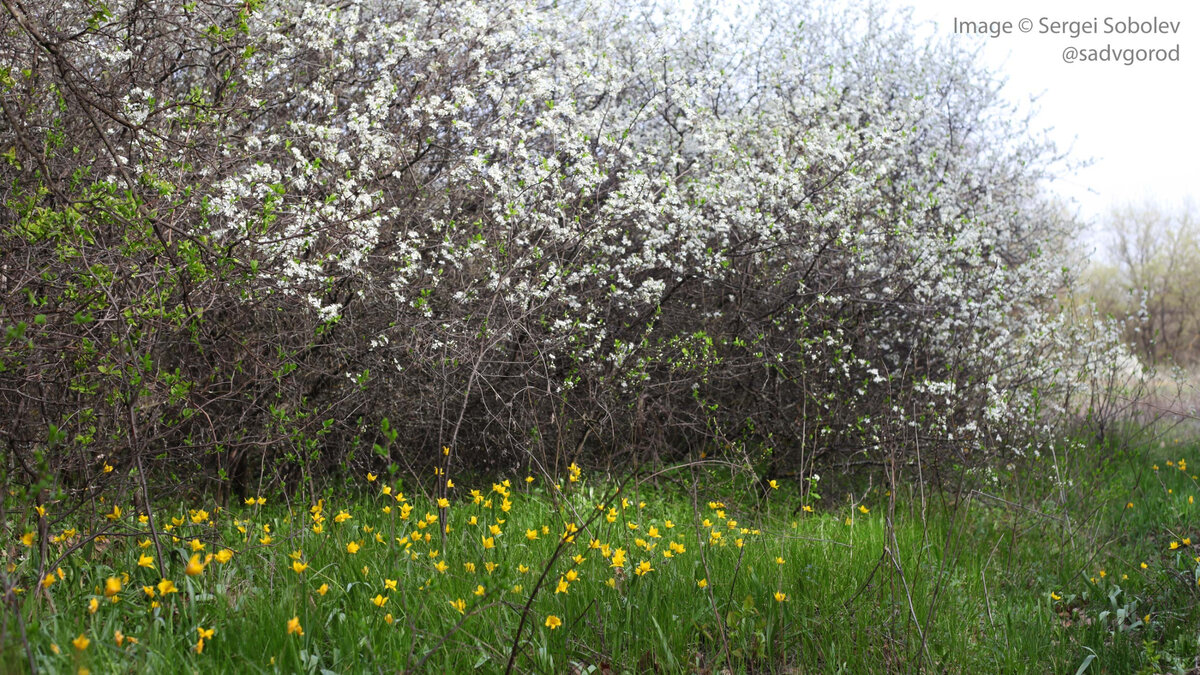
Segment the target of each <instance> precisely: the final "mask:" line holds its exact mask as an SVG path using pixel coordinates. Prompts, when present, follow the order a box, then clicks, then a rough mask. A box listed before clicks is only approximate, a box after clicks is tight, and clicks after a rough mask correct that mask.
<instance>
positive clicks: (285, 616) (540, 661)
mask: <svg viewBox="0 0 1200 675" xmlns="http://www.w3.org/2000/svg"><path fill="white" fill-rule="evenodd" d="M1196 450H1197V447H1196V446H1195V445H1188V444H1186V443H1182V442H1179V441H1177V440H1172V441H1169V442H1160V441H1157V440H1156V441H1154V442H1142V443H1140V444H1135V445H1132V446H1129V447H1126V448H1125V449H1123V450H1112V449H1109V450H1104V451H1101V450H1100V449H1099V448H1096V447H1094V446H1086V447H1084V449H1083V450H1079V449H1078V448H1077V449H1076V451H1075V453H1074V454H1073V455H1071V456H1064V457H1060V458H1059V466H1060V472H1061V471H1065V472H1068V473H1069V474H1070V477H1067V476H1065V475H1064V476H1062V478H1061V480H1057V479H1056V480H1055V481H1051V480H1050V479H1048V478H1046V477H1045V476H1046V475H1047V474H1053V473H1054V472H1053V471H1051V470H1050V468H1049V464H1048V462H1049V459H1048V458H1044V459H1042V460H1037V461H1031V462H1028V463H1027V464H1026V465H1024V466H1023V467H1012V468H1011V470H1010V471H1009V472H1008V473H1001V474H996V475H993V476H990V477H986V476H979V475H976V474H974V473H967V474H964V476H965V477H967V478H969V479H970V480H969V481H968V482H970V483H971V484H973V485H974V486H975V487H972V488H970V489H966V488H963V489H959V490H957V491H955V492H952V491H951V490H950V489H948V488H942V489H934V488H930V487H926V488H925V489H922V488H921V487H920V486H919V485H917V484H913V483H901V484H899V487H897V488H896V490H895V494H893V493H892V491H891V490H889V489H888V488H887V487H886V486H882V487H881V486H880V485H879V484H878V482H875V483H874V485H873V486H872V485H871V484H869V483H867V482H864V483H863V484H860V485H851V484H847V485H839V486H834V485H831V484H826V485H822V484H821V482H818V481H812V482H810V483H807V484H805V485H804V486H800V485H796V484H792V483H788V482H782V481H781V482H774V483H771V482H764V483H760V482H756V481H752V480H743V479H742V478H741V475H742V474H740V473H732V474H731V473H730V471H729V469H728V468H726V467H725V466H723V465H721V464H718V463H707V462H705V461H700V462H697V463H694V464H691V465H687V466H684V467H682V468H677V469H674V470H666V471H662V472H660V473H658V474H656V475H653V476H647V477H644V478H642V479H637V478H631V479H628V480H625V481H624V482H623V483H621V484H619V485H618V484H617V483H616V482H613V481H612V480H608V479H606V478H604V477H602V476H599V475H591V474H588V473H587V472H583V471H580V470H578V469H577V468H575V467H573V468H572V469H571V470H570V472H569V473H568V474H567V475H566V476H565V478H564V480H563V481H562V482H561V483H560V484H557V485H556V484H548V483H547V482H546V481H545V480H543V479H542V478H540V477H533V476H530V477H526V476H509V477H508V478H507V479H500V480H499V482H491V481H490V480H472V479H470V478H468V477H466V476H463V477H461V482H460V480H459V479H455V478H454V477H451V482H452V483H453V487H452V488H451V489H450V490H449V496H448V497H447V498H446V501H443V502H440V503H439V502H438V501H437V499H436V498H434V497H432V496H427V495H426V494H424V493H423V491H422V486H421V485H418V484H417V483H415V482H414V481H413V480H412V479H411V478H409V479H408V480H401V479H400V478H398V477H387V476H383V475H375V474H368V475H364V476H355V477H353V480H352V481H351V483H350V487H347V488H339V489H337V490H332V489H331V490H328V491H327V492H326V493H325V494H324V495H323V496H318V497H317V499H316V501H315V503H310V502H309V501H304V502H298V501H295V499H296V498H295V497H294V496H293V497H292V498H291V500H289V498H288V497H287V496H285V495H283V494H278V493H276V494H265V495H261V496H259V495H252V496H250V497H248V498H246V499H245V500H244V503H239V504H236V505H230V506H228V507H226V508H222V507H220V506H218V505H217V504H215V503H213V502H212V501H211V500H209V499H205V498H204V497H202V496H197V497H195V498H194V499H190V500H186V499H185V500H183V502H184V503H180V502H172V503H162V504H159V505H158V508H157V509H156V510H155V513H154V517H155V519H156V521H157V525H158V528H157V529H160V530H162V531H161V532H160V533H159V537H158V543H157V544H156V543H155V541H154V540H153V538H152V537H151V536H150V535H149V529H148V527H147V523H146V522H145V521H146V518H145V514H139V513H137V512H136V511H135V509H134V508H133V507H132V506H130V505H127V504H112V503H100V502H99V501H97V502H96V503H94V504H93V511H92V513H73V514H56V513H55V512H54V506H53V504H50V505H47V506H46V507H45V512H44V514H42V515H41V516H40V517H39V514H38V513H36V512H31V513H29V514H26V515H27V518H26V522H27V528H26V533H25V535H24V537H22V538H21V541H18V542H13V543H12V544H10V546H8V547H7V549H6V551H5V557H6V560H5V561H4V562H5V569H6V572H7V580H8V583H15V584H16V585H17V586H16V587H15V588H13V594H12V596H11V597H12V599H13V600H12V601H13V602H14V603H15V604H16V606H18V607H19V608H20V620H19V621H18V620H17V617H16V615H14V614H13V613H11V612H9V613H7V614H6V619H5V627H4V633H5V637H4V642H3V646H4V651H3V659H2V661H0V669H2V670H4V671H6V672H20V671H22V670H27V669H29V664H30V662H32V663H33V664H34V665H35V666H36V668H37V670H38V671H39V672H56V673H57V672H92V673H122V672H129V673H134V672H240V673H278V672H287V673H291V672H304V673H322V672H395V671H406V672H466V671H472V670H481V671H483V672H501V671H504V670H506V669H507V668H509V667H510V665H511V668H512V672H530V673H588V672H596V673H614V672H671V673H675V672H681V673H683V672H687V673H718V672H720V673H724V672H754V673H759V672H778V673H809V672H812V673H817V672H820V673H866V672H916V671H920V670H928V671H931V672H951V673H957V672H963V673H972V672H1004V673H1024V672H1029V673H1061V672H1068V673H1074V672H1095V673H1101V672H1107V673H1131V672H1146V673H1157V672H1189V670H1188V669H1190V668H1191V667H1193V666H1194V665H1195V663H1194V659H1195V655H1196V652H1197V629H1196V626H1197V625H1200V624H1198V621H1200V612H1198V611H1197V609H1196V599H1197V597H1200V594H1198V593H1197V590H1198V587H1197V580H1198V579H1200V576H1198V574H1200V572H1198V570H1200V564H1198V563H1200V528H1197V527H1196V525H1197V518H1196V515H1197V513H1200V511H1198V509H1200V504H1196V503H1195V501H1196V500H1195V497H1198V496H1200V487H1198V482H1197V478H1196V476H1195V475H1192V473H1191V472H1193V471H1197V472H1200V456H1197V453H1196ZM1039 476H1040V477H1041V478H1038V477H1039ZM825 483H832V481H831V480H829V479H826V480H825ZM988 485H993V486H994V487H992V488H989V487H987V486H988ZM1097 486H1101V487H1097ZM801 487H803V488H804V489H803V490H801ZM822 497H823V498H822ZM92 521H95V522H92ZM99 521H104V522H105V523H106V524H110V525H113V527H112V528H110V533H109V534H108V535H107V536H104V537H100V538H94V539H84V538H82V537H81V535H80V534H79V533H80V532H85V531H90V528H91V527H93V526H94V525H95V524H96V523H98V522H99ZM39 523H47V524H49V525H50V526H49V527H48V529H47V530H45V532H46V534H45V537H46V541H44V542H43V541H41V540H40V539H39V536H38V532H39ZM443 523H446V524H447V528H446V529H447V531H446V532H445V533H444V540H443V532H442V527H441V526H442V524H443ZM160 549H161V558H160V557H159V556H160V554H159V550H160ZM67 553H70V555H65V554H67ZM43 555H45V557H44V558H43V557H42V556H43ZM160 564H161V566H162V572H160V569H159V565H160ZM39 570H40V571H41V575H40V576H39Z"/></svg>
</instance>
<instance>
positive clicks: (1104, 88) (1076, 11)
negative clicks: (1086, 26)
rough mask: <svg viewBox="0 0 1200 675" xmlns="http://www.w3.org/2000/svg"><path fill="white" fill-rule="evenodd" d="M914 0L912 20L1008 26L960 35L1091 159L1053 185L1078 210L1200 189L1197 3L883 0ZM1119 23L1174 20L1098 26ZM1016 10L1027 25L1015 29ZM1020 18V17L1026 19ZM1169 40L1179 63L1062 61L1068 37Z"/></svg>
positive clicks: (1116, 44) (1145, 44) (945, 30)
mask: <svg viewBox="0 0 1200 675" xmlns="http://www.w3.org/2000/svg"><path fill="white" fill-rule="evenodd" d="M885 1H888V2H890V3H891V4H892V5H893V6H895V7H905V6H907V7H912V8H913V16H914V18H915V19H916V20H917V21H925V22H932V23H930V24H929V28H930V29H933V26H934V25H936V30H937V31H938V32H939V33H941V34H949V33H952V32H954V20H955V18H957V19H959V20H960V21H963V20H970V21H976V22H982V21H1001V22H1003V21H1010V22H1011V23H1012V34H1008V35H1001V36H1000V37H995V38H993V37H983V36H979V37H969V36H965V35H964V36H963V37H962V39H964V40H967V41H968V42H969V43H971V44H982V45H983V50H984V59H985V61H987V62H988V63H990V64H992V65H993V66H994V67H996V68H998V69H999V70H1000V72H1002V73H1003V74H1004V75H1006V76H1007V77H1008V80H1009V81H1008V85H1007V87H1006V91H1007V94H1008V97H1009V99H1010V100H1013V101H1029V100H1030V98H1031V97H1033V96H1039V98H1038V99H1037V102H1036V103H1035V104H1034V105H1035V106H1036V107H1037V109H1038V110H1039V112H1038V115H1037V116H1036V118H1035V120H1036V121H1037V122H1038V126H1040V127H1044V128H1053V130H1052V132H1051V137H1052V138H1054V139H1055V141H1056V142H1057V143H1058V144H1059V146H1060V147H1061V148H1068V147H1069V148H1072V155H1073V156H1074V157H1076V158H1085V157H1091V158H1093V159H1094V160H1095V163H1094V164H1093V165H1092V166H1090V167H1088V168H1086V169H1083V170H1080V171H1079V172H1077V173H1076V174H1075V175H1073V176H1069V177H1067V178H1066V179H1065V180H1062V181H1058V182H1056V183H1055V185H1054V187H1055V188H1056V190H1057V191H1059V192H1060V193H1062V194H1064V195H1066V196H1068V197H1071V198H1074V199H1075V200H1077V202H1078V208H1079V213H1080V215H1082V216H1083V217H1084V218H1087V219H1093V218H1095V217H1096V216H1097V215H1100V214H1103V213H1104V212H1105V211H1106V210H1107V209H1108V208H1109V207H1110V206H1111V205H1113V204H1120V203H1125V202H1129V201H1134V202H1140V201H1143V200H1153V201H1155V202H1159V203H1162V204H1164V205H1179V204H1181V203H1182V202H1183V200H1184V199H1185V197H1187V196H1189V195H1190V196H1192V197H1193V198H1195V197H1200V2H1178V1H1175V2H1166V1H1163V0H1137V1H1136V2H1134V1H1129V0H1126V1H1124V2H1114V1H1111V0H1101V1H1094V2H1055V1H1052V0H1040V1H1033V0H1009V1H1007V2H1004V3H1001V2H994V3H986V4H985V3H964V2H961V0H958V1H955V0H885ZM1043 17H1045V18H1046V20H1047V21H1064V22H1065V21H1088V22H1091V21H1093V20H1094V21H1095V27H1096V29H1097V30H1098V31H1100V34H1095V35H1087V34H1081V35H1080V36H1079V37H1078V38H1072V37H1071V36H1070V35H1051V34H1042V33H1040V32H1039V31H1041V30H1042V19H1043ZM1106 18H1111V20H1112V24H1113V25H1114V26H1115V25H1116V23H1117V22H1125V21H1127V20H1128V19H1130V18H1133V19H1134V21H1136V22H1145V21H1155V20H1156V21H1158V22H1160V23H1161V22H1164V21H1165V22H1177V24H1178V25H1177V30H1178V32H1176V33H1173V34H1172V33H1169V32H1168V33H1166V34H1157V35H1144V34H1141V35H1129V34H1124V35H1121V34H1115V33H1114V34H1105V33H1104V31H1105V30H1107V28H1106V25H1105V19H1106ZM1021 19H1030V20H1031V21H1032V23H1033V29H1032V31H1031V32H1029V33H1027V34H1026V33H1022V32H1021V31H1020V21H1021ZM1026 25H1028V24H1026ZM1106 45H1111V46H1112V47H1113V48H1116V49H1124V48H1133V49H1137V48H1155V49H1160V48H1161V49H1171V48H1174V47H1175V46H1176V45H1178V46H1179V51H1178V54H1179V60H1178V62H1168V63H1162V62H1154V63H1135V64H1133V65H1124V64H1123V63H1065V62H1064V61H1063V50H1064V49H1065V48H1067V47H1069V46H1074V47H1078V48H1080V49H1085V48H1096V49H1100V48H1103V47H1105V46H1106Z"/></svg>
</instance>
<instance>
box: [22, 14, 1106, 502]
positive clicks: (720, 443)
mask: <svg viewBox="0 0 1200 675" xmlns="http://www.w3.org/2000/svg"><path fill="white" fill-rule="evenodd" d="M5 7H6V10H7V11H6V12H5V13H4V14H3V16H2V17H0V23H2V24H3V29H4V30H3V31H2V32H0V46H2V49H3V53H4V54H5V64H4V66H3V70H2V71H0V89H2V98H3V111H4V115H5V123H4V125H3V128H2V129H0V148H2V149H3V152H4V161H3V162H0V172H2V173H0V175H2V178H3V185H4V190H5V207H4V208H5V210H6V217H5V218H4V219H3V222H4V225H3V226H2V227H0V270H2V272H0V274H2V281H0V293H2V294H3V295H2V299H0V305H2V306H3V310H2V314H0V322H2V323H3V330H4V331H5V334H4V338H3V342H2V344H0V416H2V417H3V419H5V420H10V421H11V424H7V423H6V425H5V427H4V431H3V434H4V442H5V444H6V445H7V446H8V448H10V450H11V452H12V453H13V455H12V456H13V457H14V460H13V463H12V464H11V465H10V466H9V467H8V468H7V470H8V471H10V472H12V473H10V480H15V481H17V482H20V483H22V484H27V485H34V486H40V485H43V484H42V483H38V481H39V480H42V479H44V478H46V477H47V476H49V477H51V478H50V480H51V483H50V484H53V485H57V486H66V487H81V486H85V485H86V486H90V489H94V490H116V491H119V492H126V491H128V490H130V489H132V488H133V487H134V485H135V484H136V482H135V481H134V479H138V481H141V480H142V479H143V478H144V476H146V475H158V476H161V477H162V479H163V480H174V481H179V482H184V481H185V480H187V479H188V478H191V477H195V476H210V477H216V478H231V479H233V480H232V482H233V484H234V487H235V488H236V489H244V486H245V485H246V484H247V483H249V482H251V481H260V480H267V481H272V480H279V481H289V482H294V481H296V480H299V479H302V478H305V477H312V476H319V475H322V474H323V473H324V472H326V471H328V470H329V469H331V468H334V467H341V466H345V465H346V464H347V463H351V464H362V463H365V462H377V463H378V464H373V465H372V466H375V467H376V468H378V467H379V466H384V465H386V464H393V465H395V466H397V467H399V468H407V469H417V468H420V467H421V466H423V465H428V464H432V463H435V462H447V463H456V464H467V465H473V466H476V467H489V466H491V467H495V466H497V465H504V466H511V465H516V464H521V465H531V466H532V467H534V468H535V469H537V470H539V471H549V472H552V471H554V470H556V468H558V467H562V466H565V465H566V464H567V463H568V462H569V461H571V460H574V459H579V460H580V461H584V462H585V463H592V464H602V463H609V464H613V465H618V466H619V465H620V464H621V463H624V462H629V461H633V460H641V459H647V458H648V459H654V460H670V459H673V458H676V457H679V456H681V455H683V454H686V453H693V452H695V453H698V452H706V453H713V452H730V453H733V454H735V455H736V456H738V457H739V458H742V459H749V460H751V461H752V462H753V463H755V465H756V466H757V467H759V468H760V469H762V470H763V471H766V472H769V473H774V474H779V475H787V474H797V475H799V474H804V473H806V472H808V471H810V470H811V468H812V467H813V466H814V465H816V464H829V463H832V462H834V461H850V460H851V458H854V461H866V462H872V461H878V459H879V458H880V457H881V456H882V455H883V453H885V452H894V453H897V454H898V455H899V456H900V457H901V459H902V460H908V459H915V457H916V454H915V451H916V450H917V449H921V450H922V451H923V452H924V455H923V458H924V459H925V460H926V461H933V462H936V461H939V460H940V459H942V458H952V459H955V460H956V461H960V460H962V459H963V458H964V457H967V456H968V455H970V456H982V455H985V454H986V453H989V452H993V451H995V450H996V449H998V448H1012V449H1015V450H1018V451H1019V450H1020V449H1022V448H1028V447H1030V446H1034V447H1036V445H1037V443H1039V442H1040V440H1039V439H1040V438H1042V437H1043V436H1044V435H1045V433H1046V432H1047V431H1048V430H1049V429H1048V428H1047V427H1046V426H1045V425H1046V423H1047V420H1049V419H1050V417H1049V415H1048V413H1053V412H1054V411H1056V410H1057V409H1058V408H1057V406H1059V405H1060V404H1061V403H1062V402H1063V401H1064V399H1065V396H1066V393H1067V391H1068V390H1069V387H1070V386H1071V385H1072V383H1073V382H1074V379H1073V378H1075V376H1076V374H1077V369H1076V368H1075V367H1074V366H1075V365H1078V364H1081V363H1082V364H1085V365H1087V367H1089V368H1093V369H1095V368H1103V364H1100V365H1095V363H1096V362H1095V361H1094V360H1080V359H1079V358H1077V355H1078V354H1079V353H1091V352H1090V351H1089V350H1090V349H1091V347H1092V346H1093V345H1100V346H1103V345H1105V344H1110V343H1111V341H1112V336H1111V335H1109V334H1106V333H1103V332H1101V333H1092V335H1094V336H1096V335H1098V336H1099V337H1094V338H1093V339H1091V340H1090V341H1087V342H1080V341H1079V340H1075V339H1074V336H1076V335H1081V334H1083V333H1084V332H1085V331H1075V332H1072V331H1071V330H1069V329H1070V326H1069V325H1068V322H1067V321H1066V320H1065V319H1064V318H1062V316H1061V315H1060V314H1059V313H1058V312H1057V311H1056V309H1055V308H1056V300H1055V296H1054V293H1055V292H1056V291H1057V290H1058V289H1060V288H1061V287H1062V286H1063V284H1064V283H1066V282H1068V281H1069V278H1068V276H1069V275H1068V274H1067V271H1066V270H1065V269H1064V268H1063V265H1062V259H1061V257H1060V253H1061V251H1062V249H1063V243H1064V242H1065V241H1066V240H1067V238H1068V237H1069V236H1070V234H1071V231H1072V223H1071V222H1070V221H1069V219H1067V218H1065V217H1064V216H1063V215H1062V214H1063V212H1062V210H1061V209H1060V208H1059V207H1058V206H1057V205H1056V204H1055V202H1054V201H1053V200H1052V199H1051V198H1049V197H1048V196H1047V195H1046V194H1045V193H1044V189H1045V179H1046V178H1048V177H1050V176H1051V175H1052V170H1053V169H1054V167H1055V156H1054V154H1053V151H1052V149H1051V148H1049V147H1048V146H1046V145H1045V144H1044V143H1042V142H1040V141H1039V140H1038V139H1037V138H1036V137H1035V136H1034V135H1033V134H1031V133H1030V130H1029V127H1028V125H1027V124H1024V123H1021V122H1020V121H1019V120H1017V119H1015V118H1014V117H1013V116H1012V114H1011V111H1010V110H1009V109H1007V108H1006V107H1005V106H1004V104H1003V102H1002V99H1001V98H1000V96H999V84H998V82H997V80H996V79H995V78H994V77H993V76H992V75H990V74H989V73H987V72H985V71H983V70H981V69H980V68H979V67H978V66H977V65H975V64H974V63H973V61H972V60H971V59H970V58H968V57H967V55H966V54H965V52H964V51H963V49H962V48H961V47H959V46H957V45H956V44H954V43H953V42H941V41H934V42H928V43H925V42H921V41H918V40H916V39H915V38H914V37H913V36H912V33H911V27H910V26H909V25H908V24H907V23H905V22H904V21H903V20H900V19H896V18H893V17H889V16H887V15H885V14H882V13H880V11H878V10H876V9H871V8H861V7H860V8H852V9H850V10H845V9H844V8H837V11H834V9H833V8H830V7H827V6H824V5H821V4H807V3H770V2H767V3H763V4H762V6H760V7H758V8H757V9H756V10H755V11H754V12H752V13H750V15H749V18H747V19H745V20H739V21H737V22H732V23H731V22H727V21H723V20H722V19H721V18H720V17H719V16H717V15H715V14H714V13H713V12H711V11H710V10H705V9H701V10H698V12H697V13H695V14H694V15H693V14H685V13H683V12H681V11H680V12H676V13H674V14H672V13H671V12H668V11H666V10H664V11H659V12H645V11H642V10H641V9H639V3H634V2H625V1H623V0H614V1H613V2H608V3H601V4H598V5H597V4H594V3H585V2H576V1H573V0H564V1H562V2H558V3H553V4H547V3H535V2H528V1H517V2H509V1H505V2H499V1H498V0H479V1H477V2H466V1H461V2H460V1H455V2H440V3H428V2H415V1H413V2H392V1H389V2H383V1H376V0H361V1H354V2H348V3H332V2H329V3H325V2H309V1H301V0H284V1H282V2H271V3H263V2H257V1H255V0H251V1H250V2H224V1H220V0H217V1H204V0H198V1H197V2H191V3H170V2H136V3H135V2H131V1H126V0H118V1H115V2H109V3H104V4H101V5H92V4H78V3H61V2H55V3H51V2H44V1H36V2H27V3H22V4H20V5H18V4H6V5H5ZM664 12H665V13H664ZM1088 364H1091V365H1088ZM385 418H386V419H387V420H388V421H389V426H388V428H387V429H384V430H383V431H382V432H381V431H380V427H379V423H380V421H381V420H383V419H385ZM918 441H919V442H918ZM443 447H446V448H453V455H441V454H439V453H438V450H440V449H441V448H443ZM372 449H374V450H375V453H372V452H371V451H372ZM971 453H974V455H971ZM374 454H379V455H383V456H384V457H383V458H382V459H372V458H373V457H374ZM140 492H141V493H148V489H147V487H146V486H145V485H144V484H142V485H140ZM28 494H35V492H34V491H31V492H29V493H28ZM80 494H85V493H83V492H81V493H80ZM86 494H92V493H91V492H88V493H86ZM145 496H146V494H141V495H140V496H139V499H143V500H144V498H145Z"/></svg>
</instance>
